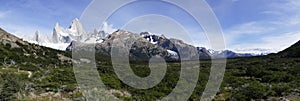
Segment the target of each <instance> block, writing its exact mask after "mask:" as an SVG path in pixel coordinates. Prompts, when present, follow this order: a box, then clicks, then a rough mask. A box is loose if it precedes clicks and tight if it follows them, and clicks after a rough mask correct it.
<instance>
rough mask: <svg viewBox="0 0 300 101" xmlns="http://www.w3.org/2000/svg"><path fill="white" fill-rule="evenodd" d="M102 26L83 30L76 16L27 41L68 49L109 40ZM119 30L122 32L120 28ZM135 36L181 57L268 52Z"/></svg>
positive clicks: (110, 31)
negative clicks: (249, 51)
mask: <svg viewBox="0 0 300 101" xmlns="http://www.w3.org/2000/svg"><path fill="white" fill-rule="evenodd" d="M103 26H104V27H103V28H102V29H101V30H96V29H94V30H93V31H85V30H84V26H83V25H82V24H81V22H80V21H79V20H78V19H77V18H76V19H74V20H73V21H72V23H71V24H70V26H69V27H68V28H63V27H61V26H60V25H59V23H56V25H55V27H54V28H53V34H52V37H49V36H42V35H40V33H39V32H38V31H37V32H36V33H35V35H34V37H33V38H32V39H31V40H29V42H31V43H35V44H39V45H42V46H46V47H51V48H54V49H59V50H69V51H70V50H71V49H72V47H68V46H70V44H71V42H72V41H76V42H84V43H102V42H107V40H111V39H110V38H111V37H110V36H114V35H113V33H114V31H113V30H114V29H113V28H112V26H109V25H108V24H107V23H104V24H103ZM119 31H121V32H122V30H119ZM129 33H131V32H129ZM131 34H134V33H131ZM135 36H139V38H144V39H146V40H148V42H150V43H151V44H153V45H155V46H157V47H161V48H163V49H164V50H166V51H167V52H168V53H170V54H171V55H173V56H176V57H178V58H182V57H185V56H195V57H198V56H197V55H200V58H201V59H209V58H235V57H250V56H261V55H267V54H268V52H264V51H260V50H258V52H257V50H255V53H237V52H234V51H231V50H221V51H215V50H211V49H206V48H205V47H195V46H192V45H188V44H186V43H184V42H183V41H182V40H178V39H174V38H166V37H165V36H163V35H161V36H158V35H154V34H151V33H149V32H141V33H139V34H136V35H135ZM123 37H125V36H123ZM105 40H106V41H105ZM103 44H104V43H103ZM179 50H181V51H179ZM179 52H181V53H179ZM259 52H262V53H259ZM195 57H186V58H195ZM183 59H184V58H183Z"/></svg>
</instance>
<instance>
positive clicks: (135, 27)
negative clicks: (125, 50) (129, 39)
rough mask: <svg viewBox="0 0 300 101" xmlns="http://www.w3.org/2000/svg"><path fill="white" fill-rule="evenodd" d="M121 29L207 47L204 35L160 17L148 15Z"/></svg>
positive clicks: (133, 20) (130, 22)
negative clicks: (149, 33) (159, 35)
mask: <svg viewBox="0 0 300 101" xmlns="http://www.w3.org/2000/svg"><path fill="white" fill-rule="evenodd" d="M122 29H125V30H128V31H132V32H135V33H140V32H145V31H146V32H151V33H154V34H164V35H165V36H166V37H168V38H176V39H180V40H183V41H184V42H186V43H188V44H191V45H196V46H201V47H203V46H209V45H207V39H206V35H205V34H204V33H202V32H198V31H195V30H193V29H191V28H188V29H185V27H184V26H183V25H180V24H179V23H178V22H177V21H175V20H174V19H172V18H169V17H166V16H162V15H154V14H150V15H145V16H141V17H137V18H135V19H132V20H131V21H129V22H128V23H127V24H125V25H124V26H123V28H122ZM188 31H190V32H191V33H189V32H188Z"/></svg>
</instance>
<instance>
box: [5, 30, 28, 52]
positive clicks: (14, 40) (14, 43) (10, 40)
mask: <svg viewBox="0 0 300 101" xmlns="http://www.w3.org/2000/svg"><path fill="white" fill-rule="evenodd" d="M0 42H1V43H2V44H4V45H6V44H9V45H10V46H11V47H12V48H18V47H19V45H18V44H23V45H28V43H26V42H24V41H23V40H21V39H20V38H18V37H16V36H14V35H12V34H9V33H7V32H6V31H4V30H3V29H1V28H0Z"/></svg>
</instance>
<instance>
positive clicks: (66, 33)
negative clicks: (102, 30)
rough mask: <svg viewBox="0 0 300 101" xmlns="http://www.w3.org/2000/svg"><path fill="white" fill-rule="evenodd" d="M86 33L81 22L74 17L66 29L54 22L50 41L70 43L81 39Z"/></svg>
mask: <svg viewBox="0 0 300 101" xmlns="http://www.w3.org/2000/svg"><path fill="white" fill-rule="evenodd" d="M86 35H87V33H86V32H85V31H84V29H83V26H82V24H81V23H80V22H79V20H78V19H77V18H76V19H74V20H73V22H72V23H71V24H70V27H69V28H67V29H64V28H63V27H61V26H60V25H59V23H56V24H55V27H54V29H53V37H52V41H53V42H54V43H71V42H72V41H81V40H82V39H83V37H87V36H86Z"/></svg>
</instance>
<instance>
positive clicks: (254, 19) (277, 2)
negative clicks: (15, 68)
mask: <svg viewBox="0 0 300 101" xmlns="http://www.w3.org/2000/svg"><path fill="white" fill-rule="evenodd" d="M0 1H1V4H0V27H1V28H4V29H5V30H7V31H9V32H11V33H14V34H17V35H19V36H22V35H28V34H33V33H34V32H35V31H36V30H39V31H40V32H41V33H43V34H47V33H48V34H52V30H53V27H54V25H55V23H56V22H59V23H60V24H61V26H63V27H68V26H69V24H70V23H71V21H72V20H73V19H74V18H80V16H81V14H82V13H83V11H84V10H85V8H86V7H87V6H88V5H89V3H90V2H91V1H90V0H0ZM110 1H111V2H112V3H113V2H117V0H110ZM206 1H207V3H208V4H209V5H210V6H211V8H212V10H213V11H214V12H215V14H216V17H217V18H218V20H219V22H220V25H221V27H222V29H223V33H224V38H225V42H226V46H227V48H228V49H252V48H262V49H276V50H282V49H284V48H286V47H288V46H290V45H291V44H293V43H295V42H296V41H298V40H300V29H299V28H300V12H299V11H300V1H299V0H206ZM102 6H109V5H102ZM191 6H195V7H197V4H191ZM164 9H168V10H164ZM95 11H97V12H101V11H102V10H101V9H96V10H95ZM148 13H155V14H156V15H153V16H152V19H151V16H144V17H139V18H135V19H133V20H132V18H134V17H136V16H139V15H143V14H148ZM158 15H164V16H158ZM167 17H170V18H173V20H175V21H177V22H179V23H180V24H181V25H182V26H183V27H185V28H187V29H188V30H193V31H192V32H191V33H192V34H190V35H189V36H190V37H191V38H192V39H193V40H194V42H195V43H196V45H198V46H205V47H209V44H208V43H207V39H206V37H205V34H203V32H202V30H201V29H199V28H198V25H197V23H194V20H193V19H192V17H191V16H189V15H188V14H186V13H185V12H184V11H181V9H180V8H176V7H173V6H172V5H169V4H165V3H159V2H156V1H154V0H153V1H151V0H147V1H143V2H138V3H136V4H135V5H131V6H128V7H126V6H125V7H123V8H122V9H120V10H118V11H117V12H116V13H114V15H112V17H110V18H109V19H108V23H110V24H113V25H114V26H115V27H116V28H121V27H122V26H123V25H124V24H125V23H127V25H128V27H125V28H128V29H130V28H132V27H134V28H138V27H139V25H137V24H142V22H147V23H149V25H152V26H153V25H155V24H157V25H160V24H159V23H162V25H163V24H165V25H170V26H169V27H168V28H167V27H166V28H165V27H162V28H157V29H158V30H154V29H151V28H149V30H151V31H152V32H154V33H164V34H169V36H168V37H172V34H170V33H174V32H176V31H179V32H181V31H182V30H176V29H177V28H174V27H176V26H171V25H174V24H173V23H172V22H171V20H167V19H168V18H167ZM164 18H166V19H164ZM160 20H161V21H160ZM127 21H130V22H127ZM141 21H142V22H141ZM168 22H169V23H168ZM150 23H152V24H150ZM144 26H146V25H144ZM150 27H151V26H150ZM172 27H173V28H172ZM153 28H155V26H153ZM162 29H164V30H162ZM178 29H180V28H178ZM143 30H144V31H147V28H145V29H140V30H135V31H143ZM171 30H173V31H171ZM183 32H184V31H183ZM173 37H175V38H179V39H180V38H181V37H180V36H173ZM183 40H184V39H183Z"/></svg>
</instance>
